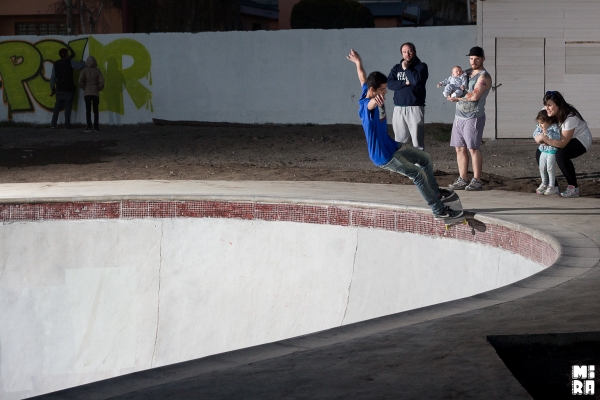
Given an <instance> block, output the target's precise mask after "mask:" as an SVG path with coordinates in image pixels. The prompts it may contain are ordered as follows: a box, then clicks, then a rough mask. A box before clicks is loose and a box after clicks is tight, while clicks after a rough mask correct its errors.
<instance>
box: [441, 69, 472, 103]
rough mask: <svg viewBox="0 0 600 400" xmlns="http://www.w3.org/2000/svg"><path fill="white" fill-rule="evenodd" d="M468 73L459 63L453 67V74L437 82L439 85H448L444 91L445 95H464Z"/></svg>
mask: <svg viewBox="0 0 600 400" xmlns="http://www.w3.org/2000/svg"><path fill="white" fill-rule="evenodd" d="M467 84H468V82H467V74H466V73H465V72H464V71H463V69H462V68H461V67H459V66H458V65H457V66H456V67H454V68H452V75H451V76H449V77H448V78H446V79H444V80H443V81H441V82H440V83H438V84H437V87H442V86H443V85H446V87H445V88H444V91H443V92H442V93H443V94H444V97H448V96H450V97H451V98H452V97H462V96H463V95H464V94H465V88H466V87H467Z"/></svg>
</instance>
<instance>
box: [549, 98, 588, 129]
mask: <svg viewBox="0 0 600 400" xmlns="http://www.w3.org/2000/svg"><path fill="white" fill-rule="evenodd" d="M548 100H551V101H552V102H553V103H554V104H556V106H557V107H558V112H557V113H556V119H557V120H558V124H559V125H561V124H562V123H563V122H565V120H566V119H567V117H568V116H569V115H575V116H577V117H579V119H581V120H582V121H585V120H584V119H583V117H582V116H581V114H580V113H579V111H577V109H576V108H575V107H573V106H572V105H571V104H569V103H567V102H566V100H565V98H564V97H563V95H562V94H560V92H550V91H549V92H546V94H545V95H544V105H546V103H547V102H548Z"/></svg>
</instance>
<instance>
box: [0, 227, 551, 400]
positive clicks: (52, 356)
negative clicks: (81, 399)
mask: <svg viewBox="0 0 600 400" xmlns="http://www.w3.org/2000/svg"><path fill="white" fill-rule="evenodd" d="M432 248H434V249H436V251H435V252H423V250H422V249H432ZM464 254H469V262H465V258H464V257H463V256H464ZM543 268H544V267H543V266H541V265H538V264H536V263H534V262H532V261H529V260H527V259H524V258H523V257H521V256H518V255H515V254H513V253H510V252H507V251H503V250H499V249H497V248H492V247H488V246H485V245H481V244H477V243H471V242H462V241H457V240H455V239H440V238H432V237H426V236H418V235H413V234H408V233H397V232H389V231H383V230H376V229H367V228H350V227H340V226H330V225H314V224H301V223H292V222H265V221H245V220H235V219H225V220H220V219H184V218H180V219H174V220H153V219H144V220H100V221H98V220H96V221H77V222H74V221H71V222H65V221H53V222H43V223H35V222H30V223H11V224H4V225H0V399H10V400H12V399H21V398H24V397H28V396H32V395H36V394H41V393H47V392H50V391H55V390H59V389H63V388H67V387H72V386H76V385H80V384H84V383H88V382H92V381H96V380H100V379H104V378H109V377H114V376H118V375H122V374H126V373H130V372H134V371H139V370H143V369H148V368H151V367H157V366H162V365H166V364H171V363H176V362H180V361H185V360H190V359H195V358H199V357H204V356H208V355H211V354H216V353H220V352H225V351H229V350H235V349H240V348H244V347H248V346H254V345H258V344H262V343H267V342H272V341H277V340H281V339H285V338H290V337H294V336H298V335H303V334H308V333H311V332H316V331H320V330H323V329H328V328H333V327H337V326H340V325H344V324H348V323H352V322H357V321H362V320H365V319H370V318H375V317H379V316H383V315H388V314H391V313H397V312H401V311H405V310H410V309H414V308H418V307H423V306H428V305H432V304H436V303H439V302H444V301H449V300H453V299H458V298H462V297H466V296H470V295H474V294H476V293H481V292H485V291H488V290H491V289H494V288H498V287H501V286H504V285H507V284H509V283H511V282H514V281H517V280H520V279H523V278H525V277H527V276H529V275H532V274H534V273H536V272H539V271H540V270H542V269H543Z"/></svg>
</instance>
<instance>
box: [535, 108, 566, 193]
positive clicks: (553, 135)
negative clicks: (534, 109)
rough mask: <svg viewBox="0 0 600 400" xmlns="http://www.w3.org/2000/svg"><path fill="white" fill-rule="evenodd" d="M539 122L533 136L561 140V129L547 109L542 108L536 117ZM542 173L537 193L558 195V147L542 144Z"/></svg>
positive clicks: (540, 165)
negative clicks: (556, 183) (556, 184)
mask: <svg viewBox="0 0 600 400" xmlns="http://www.w3.org/2000/svg"><path fill="white" fill-rule="evenodd" d="M535 120H536V122H537V123H538V125H537V127H536V128H535V131H533V136H534V137H535V136H537V135H546V136H548V137H549V138H550V139H553V140H560V130H559V129H558V125H556V123H555V122H554V119H553V118H552V117H549V116H548V113H547V112H546V110H542V111H540V112H539V113H538V115H537V117H536V119H535ZM539 149H540V152H541V154H540V164H539V167H540V175H541V176H542V184H541V185H540V187H538V188H537V189H536V191H535V192H536V193H537V194H543V195H546V196H550V195H558V188H557V187H556V186H554V184H555V182H556V172H555V171H556V169H557V168H556V167H557V166H556V151H557V150H558V149H557V148H556V147H553V146H549V145H547V144H540V147H539Z"/></svg>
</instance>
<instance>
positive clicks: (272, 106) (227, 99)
mask: <svg viewBox="0 0 600 400" xmlns="http://www.w3.org/2000/svg"><path fill="white" fill-rule="evenodd" d="M82 38H85V37H74V38H73V39H82ZM124 38H125V39H130V40H133V41H135V42H137V43H139V44H141V45H142V46H143V47H144V48H145V49H146V50H147V52H148V53H149V55H150V57H151V74H150V75H148V76H147V77H142V78H140V79H138V82H139V83H140V84H141V85H142V86H143V87H145V88H147V89H149V90H150V91H151V92H152V98H151V99H152V101H151V103H150V102H144V103H143V104H138V106H139V107H140V108H139V109H138V106H136V105H135V104H134V102H133V101H132V100H131V97H130V95H129V93H128V89H126V90H125V93H124V110H123V113H122V114H121V113H119V112H112V111H103V112H101V117H100V123H101V124H108V123H116V124H119V123H140V122H151V120H152V118H158V119H166V120H191V121H213V122H239V123H294V124H295V123H314V124H334V123H350V124H356V123H360V120H359V119H358V116H357V100H358V98H359V97H360V85H359V83H358V80H357V77H356V72H355V68H354V65H353V64H352V63H350V62H349V61H347V60H346V55H347V54H348V52H349V50H350V48H354V49H356V50H357V51H358V52H359V53H360V54H361V55H362V56H363V59H364V61H365V63H364V64H365V69H366V70H367V73H368V72H371V71H373V70H380V71H381V72H383V73H384V74H385V75H387V74H388V73H389V71H390V70H391V68H392V66H393V65H394V64H396V63H398V62H399V60H400V58H401V56H400V51H399V46H400V44H401V43H403V42H406V41H411V42H413V43H415V45H416V47H417V54H418V56H419V57H420V58H421V59H422V61H424V62H426V63H427V64H428V65H429V74H430V78H429V81H428V86H427V90H428V96H427V107H426V115H425V119H426V122H448V123H450V122H452V120H453V113H454V105H453V104H452V103H450V102H448V101H446V100H445V99H444V98H443V96H442V94H441V89H437V88H436V84H437V82H439V81H441V80H443V79H445V78H446V77H448V76H449V75H450V72H451V68H452V66H454V65H457V64H458V65H462V66H464V67H468V59H467V57H465V54H467V53H468V49H469V48H470V47H472V46H474V45H475V44H476V42H477V36H476V27H475V26H457V27H451V26H449V27H419V28H385V29H344V30H287V31H267V32H265V31H261V32H222V33H197V34H191V33H165V34H150V35H146V34H129V35H97V36H96V35H94V36H93V39H94V40H96V41H98V42H99V43H101V44H102V45H104V46H112V47H113V48H119V49H120V50H122V51H124V52H125V53H127V49H128V46H129V45H130V44H131V43H132V42H129V45H128V44H127V43H126V42H123V41H122V39H124ZM47 39H56V40H61V41H64V40H65V39H66V37H64V36H63V37H54V38H49V37H43V38H42V37H31V36H19V37H14V36H13V37H0V60H4V62H2V61H0V70H1V69H2V68H4V69H5V70H6V71H8V70H9V69H11V68H13V67H14V68H16V69H17V70H18V69H19V68H24V64H22V63H21V64H19V62H21V59H20V58H18V57H19V54H16V53H18V52H19V51H17V50H15V48H14V47H13V45H10V46H9V45H4V44H5V43H8V42H9V41H14V40H19V41H25V42H28V43H30V44H35V43H37V42H38V41H40V40H47ZM115 43H119V44H118V45H115ZM3 45H4V46H3ZM17 48H18V46H17ZM89 49H90V43H88V45H87V47H86V49H85V53H84V54H85V56H84V57H87V55H88V54H89ZM23 52H24V51H23ZM48 54H50V56H48V58H49V59H54V57H56V58H57V56H56V55H55V51H54V49H53V50H48ZM15 55H16V56H17V58H16V59H14V60H13V61H12V64H11V61H10V60H9V59H10V57H12V56H15ZM31 57H36V55H35V53H31V55H30V57H29V58H31ZM119 58H121V56H119ZM26 60H27V59H26ZM122 63H123V65H122V68H123V69H127V68H129V67H130V66H131V64H132V63H135V61H134V58H132V57H131V56H129V55H124V56H122ZM14 64H16V65H14ZM51 65H52V64H51V62H49V61H47V62H45V63H44V67H45V70H44V71H42V73H43V74H44V76H46V78H49V76H50V71H51ZM2 66H4V67H2ZM1 72H2V71H0V73H1ZM3 76H8V72H6V73H4V74H3ZM150 78H151V80H152V84H150ZM4 79H5V78H4ZM115 79H116V78H113V79H112V83H110V82H109V84H112V85H118V86H119V87H120V86H121V85H120V84H119V83H115ZM109 80H110V79H109ZM24 85H25V87H26V90H27V91H28V94H29V97H30V101H31V104H32V110H31V111H25V112H19V111H13V114H12V120H14V121H17V122H35V123H42V124H47V123H49V122H50V118H51V112H50V111H48V110H46V109H44V108H43V107H41V106H40V104H39V103H38V102H37V101H36V99H35V98H33V97H34V96H32V95H31V90H30V88H29V87H28V86H29V83H27V82H25V83H24ZM41 85H42V86H44V87H45V83H44V82H42V83H41ZM6 87H7V85H6V84H4V86H3V89H1V90H6ZM130 87H132V86H131V85H130ZM138 88H139V86H138ZM43 90H46V89H43ZM37 92H38V96H39V97H41V96H46V95H47V94H45V92H44V93H42V91H41V90H39V89H38V91H37ZM48 92H49V89H48ZM103 97H104V98H106V97H107V94H106V93H103V94H102V95H101V101H102V98H103ZM392 97H393V92H390V93H389V94H388V99H387V103H386V105H387V106H388V107H390V109H391V107H393V101H392ZM50 101H52V104H53V99H52V100H50V99H49V98H48V99H46V103H47V104H48V102H50ZM8 107H9V105H8V104H7V103H0V121H4V120H7V119H8V115H9V110H8ZM14 109H15V108H14V107H13V110H14ZM84 111H85V107H84V104H83V99H79V104H78V111H77V112H75V113H74V114H73V121H75V122H79V123H82V122H84V121H85V112H84ZM389 114H390V115H391V112H390V113H389ZM390 123H391V119H390Z"/></svg>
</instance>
